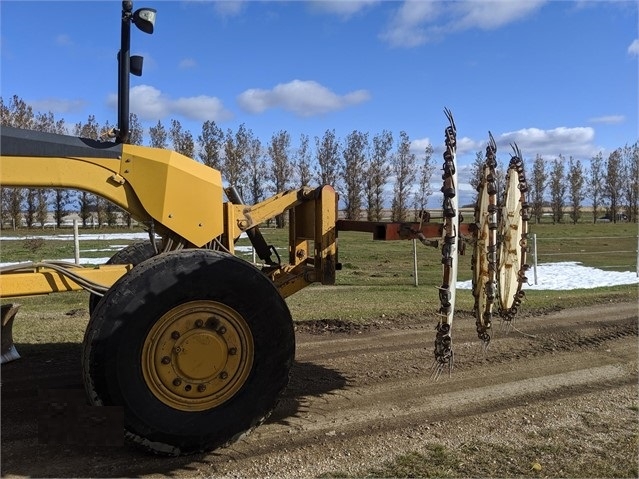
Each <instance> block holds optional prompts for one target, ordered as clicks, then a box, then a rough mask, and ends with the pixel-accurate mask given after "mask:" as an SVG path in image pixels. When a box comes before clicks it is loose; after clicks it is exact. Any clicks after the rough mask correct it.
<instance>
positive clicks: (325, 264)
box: [0, 1, 527, 455]
mask: <svg viewBox="0 0 639 479" xmlns="http://www.w3.org/2000/svg"><path fill="white" fill-rule="evenodd" d="M154 20H155V11H153V10H150V9H140V10H138V11H136V12H132V3H131V2H128V1H125V2H123V3H122V22H123V26H122V45H121V50H120V54H119V61H118V65H119V88H118V98H119V100H118V129H117V130H116V131H115V141H95V140H90V139H86V138H79V137H74V136H66V135H58V134H51V133H43V132H37V131H29V130H23V129H17V128H10V127H2V129H1V138H0V169H1V171H2V179H1V185H2V186H3V187H29V188H39V187H41V188H65V189H78V190H83V191H88V192H90V193H94V194H96V195H99V196H101V197H103V198H105V199H107V200H109V201H110V202H112V203H113V204H115V205H117V206H119V207H120V208H122V209H123V210H125V211H127V212H129V213H130V214H131V215H132V217H133V218H135V219H136V220H137V221H139V222H141V223H143V224H145V225H146V226H147V229H148V231H149V241H147V242H143V243H134V244H133V245H131V246H129V247H126V248H124V249H123V250H121V251H120V252H118V253H117V254H116V255H115V256H114V257H113V258H111V260H110V261H109V262H108V263H107V264H105V265H101V266H99V267H92V268H87V267H80V266H75V265H68V264H59V263H55V262H41V263H31V264H27V265H24V264H21V265H18V266H16V267H5V268H3V269H2V271H0V273H1V274H0V298H1V299H2V300H3V305H2V325H3V338H2V339H3V351H2V353H3V356H5V357H9V358H11V356H12V354H13V355H14V357H15V356H16V355H17V353H15V350H14V349H13V348H14V346H13V343H12V336H11V324H12V322H13V320H14V317H15V314H16V311H17V309H18V308H17V307H16V306H15V305H13V304H10V303H7V302H6V301H5V300H6V299H8V298H19V297H24V296H30V295H41V294H49V293H56V292H64V291H72V290H79V289H82V288H84V289H87V290H89V291H90V292H91V293H92V294H91V301H90V308H89V309H90V313H91V317H90V321H89V324H88V326H87V329H86V333H85V337H84V341H83V353H82V370H83V377H84V383H85V390H86V394H87V399H88V402H89V403H90V404H92V405H97V406H115V407H119V408H122V410H123V417H124V434H125V437H126V438H127V439H128V440H129V441H130V442H132V443H134V444H136V445H138V446H141V447H142V448H144V449H147V450H149V451H152V452H155V453H158V454H166V455H177V454H189V453H194V452H198V451H207V450H211V449H214V448H217V447H221V446H224V445H226V444H229V443H231V442H233V441H234V440H236V439H237V438H238V437H240V436H241V435H242V434H244V433H245V432H247V431H249V430H251V429H252V428H254V427H255V426H257V425H259V424H260V423H261V422H262V421H264V419H265V418H266V417H268V415H269V414H270V412H271V411H272V410H273V408H274V407H275V405H276V403H277V401H278V398H279V397H280V394H281V393H282V391H283V389H284V388H285V387H286V385H287V382H288V377H289V371H290V368H291V365H292V362H293V359H294V353H295V337H294V330H293V321H292V318H291V314H290V312H289V309H288V307H287V304H286V302H285V298H286V297H287V296H289V295H291V294H293V293H295V292H297V291H299V290H300V289H302V288H304V287H305V286H307V285H310V284H312V283H316V282H319V283H322V284H334V282H335V274H336V271H337V270H339V262H338V255H337V241H336V240H337V234H338V231H339V230H354V231H366V232H371V233H373V236H374V238H375V239H415V238H417V239H420V240H422V241H423V242H424V243H429V242H433V240H437V241H435V242H434V243H436V244H437V245H438V246H441V250H442V269H443V273H444V274H443V277H444V280H443V284H442V285H441V287H440V295H439V296H440V302H441V305H440V308H439V312H440V314H441V320H440V322H439V325H438V327H437V335H436V339H435V360H436V361H435V364H436V369H437V370H438V371H439V370H441V369H442V368H443V367H444V366H447V365H448V366H450V365H452V361H453V357H452V341H451V325H452V318H453V312H454V301H455V282H456V271H457V261H458V253H459V249H460V245H461V244H462V241H463V240H464V238H463V236H465V237H466V238H467V239H469V238H470V237H471V236H472V237H473V238H474V243H473V244H474V245H475V246H474V251H473V270H474V275H473V280H474V291H473V292H474V294H475V297H476V298H477V299H476V314H477V330H478V333H479V335H480V338H482V339H483V340H484V342H486V343H487V342H488V340H489V335H488V333H487V331H488V329H489V328H490V321H491V315H492V314H493V305H494V304H495V305H497V308H496V309H499V310H500V311H505V312H506V316H508V315H510V317H512V315H514V313H515V312H516V308H517V306H518V305H519V303H520V298H521V294H522V293H521V284H522V282H523V280H524V277H523V271H524V270H525V264H524V263H525V250H526V248H525V247H526V245H525V236H526V221H527V213H526V211H527V206H526V203H525V179H524V177H523V167H522V165H521V161H520V160H519V161H518V162H517V161H516V160H518V158H516V160H515V159H513V161H511V167H510V168H509V175H508V178H507V180H506V190H505V199H504V201H503V202H502V205H501V206H499V207H498V206H497V202H496V200H495V198H496V194H497V191H496V186H495V164H494V152H495V149H496V147H494V142H492V143H491V145H489V148H487V162H486V169H485V172H484V178H483V181H482V186H481V187H480V196H479V197H480V201H479V202H478V207H477V211H476V215H475V221H474V222H470V223H468V224H464V223H461V222H460V218H459V214H458V205H457V195H456V188H457V173H456V158H455V155H456V143H455V141H456V130H455V125H454V123H453V121H452V116H451V115H450V112H448V111H447V115H448V116H449V120H450V126H449V127H447V128H446V130H445V134H446V150H445V153H444V166H443V170H444V175H443V179H444V186H443V188H442V192H443V194H444V201H443V215H442V217H443V221H442V222H441V223H428V222H419V223H401V224H400V223H369V222H352V221H343V220H338V197H337V194H336V192H335V191H334V189H333V188H332V187H331V186H327V185H325V186H321V187H318V188H309V187H304V188H299V189H295V190H291V191H286V192H281V193H279V194H276V195H275V196H273V197H271V198H269V199H267V200H265V201H263V202H260V203H258V204H255V205H245V204H243V203H242V200H241V198H240V196H239V195H238V194H237V192H236V191H235V190H234V188H233V187H228V188H225V187H224V185H223V182H222V176H221V174H220V172H219V171H216V170H214V169H212V168H209V167H207V166H205V165H203V164H201V163H198V162H197V161H195V160H192V159H190V158H187V157H185V156H183V155H180V154H178V153H176V152H174V151H169V150H164V149H157V148H150V147H144V146H134V145H130V144H127V142H126V141H127V137H128V118H129V108H128V94H129V84H128V77H129V74H130V73H135V72H141V60H139V59H138V60H135V59H134V57H129V32H128V30H129V28H130V23H131V22H133V23H135V24H136V25H137V26H138V27H140V28H141V29H142V30H143V31H145V32H147V33H150V32H152V30H153V24H154ZM134 70H135V71H134ZM225 195H226V199H227V200H226V201H225V199H224V197H225ZM285 212H286V213H287V214H288V228H289V242H288V258H284V260H283V259H282V258H280V257H279V255H278V253H277V251H276V250H275V248H274V247H273V246H271V245H269V244H268V243H267V242H266V240H265V238H264V236H263V235H262V234H261V232H260V229H259V225H260V224H261V223H263V222H264V221H266V220H268V219H271V218H274V217H275V216H277V215H280V214H282V213H285ZM242 234H246V235H247V236H248V238H249V239H250V241H251V243H252V245H253V247H254V248H255V251H256V253H257V255H258V256H259V258H260V260H261V262H262V266H261V267H257V266H255V265H254V264H252V263H249V262H247V261H245V260H243V259H240V258H238V257H237V256H235V255H234V245H235V242H236V241H237V240H238V239H239V237H240V236H241V235H242ZM286 260H287V261H286ZM507 319H508V318H507Z"/></svg>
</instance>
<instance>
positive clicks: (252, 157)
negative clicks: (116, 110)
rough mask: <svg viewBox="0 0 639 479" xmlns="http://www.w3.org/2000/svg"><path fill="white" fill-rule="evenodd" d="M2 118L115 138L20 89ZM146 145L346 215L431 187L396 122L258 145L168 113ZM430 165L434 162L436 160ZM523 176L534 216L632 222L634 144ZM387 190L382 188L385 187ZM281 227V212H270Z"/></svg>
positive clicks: (11, 208)
mask: <svg viewBox="0 0 639 479" xmlns="http://www.w3.org/2000/svg"><path fill="white" fill-rule="evenodd" d="M0 124H2V125H8V126H15V127H19V128H26V129H33V130H39V131H46V132H53V133H62V134H67V133H71V134H73V135H76V136H82V137H86V138H93V139H102V140H108V139H109V138H113V134H112V133H113V127H114V126H113V125H111V124H109V122H108V121H107V122H106V123H105V124H103V125H100V124H98V122H97V121H96V119H95V117H94V116H92V115H91V116H89V117H88V119H87V121H86V122H84V123H77V124H75V125H73V126H72V127H67V125H66V124H65V122H64V120H56V119H55V118H54V115H53V114H52V113H51V112H49V113H46V114H42V113H34V112H33V109H32V108H31V107H30V106H29V105H28V104H26V103H25V102H24V101H23V100H22V99H21V98H19V97H18V96H15V95H14V96H13V97H12V98H11V99H10V100H9V102H8V103H6V104H5V102H4V100H3V99H2V98H1V97H0ZM130 128H131V132H130V143H132V144H138V145H141V144H144V142H145V131H144V129H143V128H142V126H141V123H140V121H139V120H138V118H137V116H136V115H135V114H131V116H130ZM148 137H149V138H148V141H147V142H146V144H147V145H148V146H151V147H156V148H171V149H173V150H175V151H177V152H179V153H181V154H183V155H186V156H188V157H191V158H195V159H197V160H199V161H201V162H202V163H204V164H206V165H208V166H210V167H213V168H216V169H218V170H220V171H221V172H222V176H223V178H224V179H225V181H226V182H227V183H228V184H229V185H233V186H235V187H236V188H237V189H238V191H239V192H240V194H241V195H242V196H243V199H244V201H245V202H246V203H249V204H254V203H258V202H260V201H262V200H264V199H265V198H266V197H267V196H268V195H269V193H277V192H281V191H285V190H288V189H291V188H296V187H301V186H313V185H322V184H330V185H333V186H334V187H335V188H336V189H337V190H338V191H339V192H340V197H341V198H342V201H343V205H344V208H343V210H344V216H345V218H347V219H355V220H357V219H361V216H362V212H364V215H365V217H366V219H367V220H369V221H380V220H382V214H383V210H384V205H385V204H388V203H390V205H391V214H390V216H391V218H390V219H391V221H407V220H409V219H414V218H417V217H418V214H419V212H420V211H422V210H425V209H426V207H427V203H428V199H429V197H430V196H431V195H432V193H433V190H432V188H431V179H432V176H433V174H434V172H435V170H436V168H437V166H436V160H435V159H434V158H433V148H432V146H431V145H428V146H427V147H426V148H425V149H424V151H423V153H422V154H421V155H420V156H419V158H418V157H417V155H415V154H414V153H412V152H411V150H410V146H411V142H410V138H409V136H408V134H407V133H406V132H404V131H401V132H400V133H399V135H398V137H397V138H394V136H393V134H392V133H391V132H389V131H387V130H384V131H382V132H381V133H377V134H375V135H373V136H370V135H369V133H364V132H361V131H357V130H354V131H353V132H351V133H350V134H348V135H347V136H346V137H345V138H343V139H341V140H340V139H338V138H337V137H336V135H335V130H326V131H325V133H324V135H323V136H321V137H317V136H316V137H315V138H314V146H315V148H314V149H312V147H311V138H310V137H309V136H308V135H305V134H302V135H301V136H300V138H299V141H298V145H299V146H298V147H297V148H292V146H291V137H290V134H289V133H288V132H287V131H285V130H280V131H278V132H277V133H275V134H273V135H272V137H271V138H270V140H269V141H268V142H267V143H266V144H263V143H262V141H261V140H260V139H259V138H257V137H256V136H255V134H254V133H253V131H252V130H250V129H249V128H247V127H246V125H244V124H242V125H240V126H239V128H238V129H237V131H232V130H231V129H227V130H226V131H223V130H222V129H221V128H220V127H219V126H218V125H217V124H216V123H215V122H214V121H205V122H204V123H203V124H202V129H201V132H200V134H198V135H197V137H194V136H193V134H192V133H191V132H190V131H189V130H186V129H184V128H183V127H182V125H181V123H180V122H179V121H178V120H174V119H172V120H170V124H169V125H167V126H166V127H165V125H164V124H162V122H161V121H158V122H157V123H156V124H155V125H154V126H152V127H150V128H149V129H148ZM483 162H484V154H483V152H481V151H480V152H477V153H476V159H475V161H474V163H473V164H472V165H471V178H470V183H471V185H472V186H473V187H474V188H475V189H476V188H477V186H478V185H479V181H480V174H481V170H482V167H483ZM437 165H438V163H437ZM526 171H527V180H528V187H529V202H530V205H531V213H532V215H533V216H534V217H535V219H536V221H537V222H539V221H540V220H541V217H542V214H543V213H544V211H547V209H548V207H550V210H551V214H552V218H553V222H563V221H564V212H565V211H566V210H568V214H569V217H570V220H571V221H573V222H575V223H576V222H577V221H578V220H579V219H580V218H581V215H582V210H583V205H584V203H585V201H586V200H587V199H589V200H590V204H592V208H593V210H594V218H595V219H596V218H597V217H598V215H599V214H600V213H601V212H603V211H605V212H606V213H608V214H609V215H610V218H611V219H612V221H616V220H617V218H618V217H619V213H621V212H622V211H623V212H624V213H625V214H626V215H627V216H628V217H629V219H630V220H631V221H637V220H638V213H639V211H638V210H639V208H638V201H639V199H638V193H637V189H638V187H637V185H638V184H639V146H638V144H637V143H635V144H634V145H632V146H625V147H623V148H619V149H617V150H615V151H614V152H612V153H611V154H610V155H609V157H608V158H607V159H604V158H603V155H602V154H601V153H600V154H598V155H597V156H595V157H593V158H592V159H591V161H590V165H589V168H585V167H584V166H583V165H582V164H581V162H580V161H579V160H574V159H573V158H572V157H570V158H569V159H568V160H567V161H566V159H565V158H564V157H563V156H561V155H560V156H559V157H557V158H555V159H554V160H552V161H548V160H545V159H544V158H543V157H541V156H540V155H537V156H536V157H535V159H534V160H531V161H529V162H528V164H527V168H526ZM504 172H505V169H504V167H503V165H502V164H500V166H499V168H498V182H503V176H504ZM391 191H392V193H390V195H391V198H390V202H389V198H387V193H386V192H391ZM0 194H1V201H0V207H1V210H0V215H1V216H2V220H3V222H8V223H9V224H14V225H20V224H21V223H22V221H24V223H25V224H26V225H27V226H28V227H33V226H36V225H43V224H44V222H45V220H46V217H47V212H48V211H51V212H53V215H54V220H55V222H56V223H57V224H58V225H61V224H62V221H63V218H64V217H65V216H66V215H68V214H69V213H71V212H77V213H78V214H79V216H80V218H81V219H82V222H83V226H88V224H89V222H90V221H91V220H92V219H93V218H94V217H95V218H96V219H97V224H98V225H102V224H108V225H114V224H115V222H116V220H117V218H118V217H119V216H121V217H124V218H125V219H126V221H127V222H128V223H129V224H130V221H131V219H130V217H129V216H128V215H127V214H126V212H120V211H118V209H117V208H116V207H115V206H114V205H112V204H111V203H109V202H107V201H106V200H104V199H102V198H98V197H96V196H94V195H92V194H89V193H87V192H83V191H70V190H62V189H56V190H41V189H32V188H1V190H0ZM276 221H277V225H278V226H283V224H284V218H283V217H279V218H277V219H276Z"/></svg>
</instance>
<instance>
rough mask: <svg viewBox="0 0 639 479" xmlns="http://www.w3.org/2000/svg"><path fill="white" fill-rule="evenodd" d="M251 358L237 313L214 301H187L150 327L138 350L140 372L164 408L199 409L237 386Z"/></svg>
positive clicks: (249, 343) (250, 342)
mask: <svg viewBox="0 0 639 479" xmlns="http://www.w3.org/2000/svg"><path fill="white" fill-rule="evenodd" d="M253 355H254V347H253V336H252V334H251V330H250V328H249V326H248V324H247V323H246V321H245V320H244V318H243V317H242V316H241V315H240V314H238V313H237V311H235V310H234V309H233V308H230V307H228V306H226V305H225V304H222V303H218V302H216V301H192V302H189V303H184V304H181V305H179V306H176V307H175V308H173V309H171V310H170V311H168V312H167V313H165V314H164V315H163V316H162V317H161V318H160V319H159V320H158V321H157V322H156V323H155V324H154V325H153V327H152V328H151V330H150V331H149V333H148V334H147V336H146V339H145V341H144V346H143V348H142V373H143V375H144V380H145V381H146V384H147V386H148V387H149V389H150V390H151V392H152V393H153V395H154V396H155V397H156V398H158V399H159V400H160V401H162V402H163V403H164V404H166V405H167V406H170V407H172V408H174V409H179V410H182V411H204V410H207V409H211V408H214V407H217V406H219V405H221V404H223V403H224V402H226V401H228V400H229V399H230V398H231V397H232V396H233V395H235V394H236V393H237V392H238V391H239V390H240V389H241V388H242V386H243V385H244V383H245V381H246V379H247V378H248V376H249V373H250V372H251V368H252V366H253Z"/></svg>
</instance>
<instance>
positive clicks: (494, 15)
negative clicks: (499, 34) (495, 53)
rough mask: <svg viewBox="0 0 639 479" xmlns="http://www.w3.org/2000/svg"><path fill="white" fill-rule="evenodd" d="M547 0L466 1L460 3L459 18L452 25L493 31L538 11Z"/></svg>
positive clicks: (458, 27)
mask: <svg viewBox="0 0 639 479" xmlns="http://www.w3.org/2000/svg"><path fill="white" fill-rule="evenodd" d="M544 3H546V0H526V1H525V2H513V1H512V0H494V1H481V2H477V1H466V2H459V3H458V4H457V5H458V6H459V12H458V13H459V14H460V15H459V18H457V19H456V20H455V21H454V22H451V23H450V26H451V27H453V26H456V28H457V29H458V30H466V29H469V28H479V29H482V30H491V29H494V28H499V27H501V26H503V25H507V24H509V23H512V22H515V21H517V20H520V19H522V18H524V17H527V16H529V15H530V14H531V13H533V12H535V11H536V10H538V9H539V8H540V7H541V6H542V5H543V4H544Z"/></svg>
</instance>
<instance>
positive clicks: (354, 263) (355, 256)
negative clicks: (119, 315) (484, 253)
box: [0, 223, 637, 477]
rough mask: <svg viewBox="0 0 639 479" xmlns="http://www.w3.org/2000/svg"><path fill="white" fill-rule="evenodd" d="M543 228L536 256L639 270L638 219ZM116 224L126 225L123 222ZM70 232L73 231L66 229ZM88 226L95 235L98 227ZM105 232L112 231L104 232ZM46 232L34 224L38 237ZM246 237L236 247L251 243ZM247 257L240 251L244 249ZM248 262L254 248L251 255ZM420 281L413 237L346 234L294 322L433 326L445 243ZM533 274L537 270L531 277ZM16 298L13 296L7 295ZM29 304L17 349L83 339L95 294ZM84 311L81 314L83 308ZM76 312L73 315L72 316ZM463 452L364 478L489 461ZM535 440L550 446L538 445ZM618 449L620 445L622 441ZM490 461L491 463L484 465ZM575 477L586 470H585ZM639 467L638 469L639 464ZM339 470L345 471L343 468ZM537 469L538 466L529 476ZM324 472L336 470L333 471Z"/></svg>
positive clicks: (537, 230)
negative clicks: (415, 320) (336, 265)
mask: <svg viewBox="0 0 639 479" xmlns="http://www.w3.org/2000/svg"><path fill="white" fill-rule="evenodd" d="M287 231H288V230H286V229H285V230H274V229H264V230H263V232H264V234H265V237H266V240H267V241H268V242H269V243H271V244H273V245H275V246H276V247H277V248H280V255H281V256H282V257H285V256H286V248H287V241H288V239H287ZM530 231H531V233H534V234H536V236H537V248H538V259H539V262H541V263H543V262H561V261H578V262H581V263H583V264H584V265H587V266H593V267H596V268H601V269H605V270H616V271H633V272H634V271H636V267H637V265H636V250H637V225H635V224H610V223H601V224H596V225H593V224H578V225H550V224H541V225H531V227H530ZM117 232H123V231H122V230H117ZM24 233H25V232H24V231H17V232H15V233H14V232H10V233H5V232H3V233H2V235H3V236H7V235H8V236H11V235H13V236H19V235H24ZM65 233H68V232H65ZM87 233H94V231H93V230H91V231H87ZM105 233H107V232H105ZM39 234H41V232H39V231H38V232H34V235H39ZM129 243H131V241H130V240H110V239H108V238H105V239H102V240H86V241H84V240H83V241H81V250H82V253H81V256H82V257H105V256H110V255H112V254H113V253H114V252H115V251H117V250H118V249H119V248H122V247H124V246H125V245H126V244H129ZM248 244H249V243H248V241H247V240H244V239H242V240H240V242H239V243H238V245H244V246H246V245H248ZM0 248H1V249H0V262H12V261H25V260H42V259H60V258H72V257H73V256H74V253H73V241H59V240H51V239H36V238H31V239H28V240H13V241H8V240H3V241H1V242H0ZM239 255H240V256H243V255H242V254H241V253H240V254H239ZM471 255H472V252H471V248H470V247H469V248H468V249H467V252H466V254H465V255H464V256H462V257H461V258H460V268H459V278H458V279H459V280H460V281H464V280H468V279H470V278H471V269H470V258H471ZM244 257H245V258H246V259H247V260H251V254H250V253H249V254H246V255H245V256H244ZM417 257H418V280H419V285H418V286H417V287H416V286H415V285H414V282H415V281H414V277H413V245H412V242H410V241H396V242H380V241H373V240H372V238H371V237H370V235H368V234H365V233H353V232H341V233H340V234H339V261H340V262H341V263H342V266H343V269H342V270H341V271H339V272H338V273H337V281H336V285H335V286H328V287H325V286H317V285H313V286H310V287H308V288H306V289H304V290H302V291H300V292H298V293H296V294H294V295H293V296H291V297H289V298H288V299H287V302H288V304H289V307H290V309H291V312H292V314H293V318H294V319H295V320H296V321H304V320H314V319H340V320H344V321H353V322H370V321H374V320H376V319H378V318H380V317H384V318H385V320H386V321H392V320H393V319H395V318H402V317H405V316H406V315H410V316H415V317H419V318H420V319H425V320H431V319H432V321H433V324H435V321H436V320H437V319H436V312H437V309H438V306H439V301H438V292H437V287H438V286H440V284H441V273H442V267H441V253H440V251H439V250H438V249H435V248H431V247H425V246H422V245H421V244H418V249H417ZM529 276H530V275H529ZM615 301H619V302H621V301H637V285H636V284H635V285H626V286H614V287H606V288H597V289H588V290H585V289H582V290H572V291H528V292H527V294H526V300H525V301H524V303H523V306H522V311H524V312H525V311H528V312H530V313H534V312H535V311H543V310H547V309H548V308H557V307H571V306H577V305H578V306H587V305H592V304H596V303H602V302H606V303H607V302H615ZM3 302H9V300H6V299H5V300H3ZM16 302H19V303H20V304H22V309H21V311H20V312H19V313H18V319H17V320H16V322H15V325H14V338H15V341H16V343H18V347H19V349H20V350H21V351H22V352H23V353H25V354H28V353H29V347H30V346H31V345H38V347H39V348H42V347H45V348H46V347H47V345H51V347H52V348H53V347H54V345H55V344H56V343H81V342H82V340H83V334H84V329H85V328H86V325H87V323H88V320H89V318H88V314H87V313H86V310H87V309H88V306H87V305H88V293H86V292H72V293H62V294H55V295H49V296H38V297H26V298H19V300H18V301H16ZM472 307H473V298H472V295H471V293H470V291H467V290H460V291H458V294H457V310H458V311H463V312H467V313H470V312H471V311H472ZM78 311H79V314H78ZM73 312H76V314H73ZM467 446H468V447H465V448H464V449H463V450H462V451H453V450H448V449H446V448H444V447H443V446H433V449H432V450H431V451H430V452H429V453H428V454H426V455H420V454H417V453H409V454H407V455H404V456H400V457H398V458H396V459H395V460H394V461H391V462H389V463H386V464H385V465H384V466H383V468H381V469H375V470H370V471H367V472H365V473H364V474H365V476H366V477H460V476H463V475H466V474H467V473H468V470H467V469H461V470H460V469H459V468H460V467H461V466H459V464H461V462H462V461H461V460H460V454H463V455H464V460H465V462H466V463H469V462H470V463H475V462H476V464H477V467H476V469H475V470H474V472H476V473H477V474H480V473H482V472H485V471H489V470H490V464H488V465H486V464H484V463H482V460H483V459H484V457H485V455H482V454H480V453H478V452H476V451H480V450H485V449H486V447H487V445H485V444H481V443H478V444H470V445H467ZM534 446H535V447H543V444H541V443H539V444H536V443H535V445H534ZM615 447H619V445H616V446H615ZM623 447H624V450H628V451H630V452H632V451H635V450H636V444H634V445H633V444H629V445H623ZM535 451H536V449H534V448H533V450H532V451H531V450H524V449H521V450H513V451H507V453H508V454H512V455H523V454H524V453H525V454H528V455H530V454H532V455H531V457H533V456H534V454H533V453H534V452H535ZM484 466H485V467H484ZM593 467H595V469H594V470H595V471H596V475H598V476H600V477H618V476H619V474H621V475H624V474H627V473H628V471H625V470H617V469H614V470H609V469H608V468H609V466H608V464H607V463H606V464H603V463H602V464H601V465H594V466H593ZM570 472H574V473H575V476H574V477H579V476H580V475H581V474H582V473H583V472H584V471H583V470H581V469H579V470H576V471H570ZM634 472H636V471H634ZM338 475H339V477H344V476H343V475H342V474H338ZM526 475H530V476H531V477H537V476H535V474H534V473H530V472H529V473H528V474H525V473H524V474H522V477H523V476H526ZM324 477H337V476H332V475H327V476H324Z"/></svg>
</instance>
